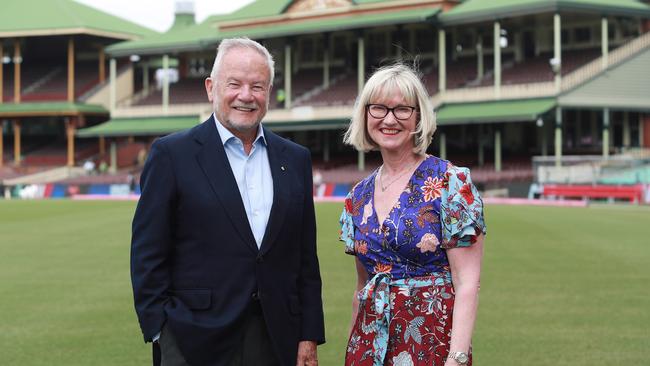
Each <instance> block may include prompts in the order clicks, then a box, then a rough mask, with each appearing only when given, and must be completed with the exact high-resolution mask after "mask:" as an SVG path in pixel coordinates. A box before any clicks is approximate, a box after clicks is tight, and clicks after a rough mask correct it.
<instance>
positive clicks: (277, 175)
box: [260, 128, 291, 254]
mask: <svg viewBox="0 0 650 366" xmlns="http://www.w3.org/2000/svg"><path fill="white" fill-rule="evenodd" d="M264 136H266V141H267V152H268V155H269V165H270V166H271V175H272V176H273V206H272V207H271V214H270V216H269V221H268V223H267V224H266V231H265V233H264V239H263V240H262V245H261V247H260V252H261V254H264V253H266V252H268V250H269V248H270V247H271V244H273V242H274V241H275V238H276V237H277V235H278V233H279V232H280V228H281V227H282V224H283V223H284V219H285V216H286V213H287V207H288V204H289V192H288V187H291V182H290V180H289V176H290V172H289V171H288V164H287V162H288V157H287V155H286V153H285V150H284V149H285V145H284V144H283V143H282V140H281V139H280V138H279V137H277V136H276V135H274V134H273V133H271V132H270V131H269V130H268V129H266V128H265V129H264Z"/></svg>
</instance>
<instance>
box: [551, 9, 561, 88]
mask: <svg viewBox="0 0 650 366" xmlns="http://www.w3.org/2000/svg"><path fill="white" fill-rule="evenodd" d="M560 20H561V18H560V14H555V15H554V16H553V50H554V51H553V58H554V59H555V60H556V61H557V62H558V71H557V72H556V73H555V89H556V90H558V91H559V90H560V88H561V86H562V28H561V22H560Z"/></svg>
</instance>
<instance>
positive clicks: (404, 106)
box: [366, 103, 418, 121]
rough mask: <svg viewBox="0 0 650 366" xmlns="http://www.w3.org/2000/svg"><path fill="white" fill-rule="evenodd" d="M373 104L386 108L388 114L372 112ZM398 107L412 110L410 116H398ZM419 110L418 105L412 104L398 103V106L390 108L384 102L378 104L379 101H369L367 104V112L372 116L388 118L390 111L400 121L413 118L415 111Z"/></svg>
mask: <svg viewBox="0 0 650 366" xmlns="http://www.w3.org/2000/svg"><path fill="white" fill-rule="evenodd" d="M372 106H380V107H383V108H386V114H384V115H383V116H381V117H379V116H376V115H374V114H372V112H370V107H372ZM397 108H408V109H410V110H411V113H410V114H409V116H408V117H406V118H399V117H397V115H396V114H395V109H397ZM417 110H418V109H417V108H416V107H412V106H410V105H398V106H397V107H393V108H388V106H386V105H383V104H378V103H368V104H366V113H368V114H370V116H372V117H373V118H377V119H382V118H386V116H387V115H388V113H389V112H390V113H392V114H393V117H395V119H396V120H398V121H406V120H407V119H409V118H411V117H412V116H413V112H415V111H417Z"/></svg>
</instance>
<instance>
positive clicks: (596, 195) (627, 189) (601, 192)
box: [542, 184, 643, 203]
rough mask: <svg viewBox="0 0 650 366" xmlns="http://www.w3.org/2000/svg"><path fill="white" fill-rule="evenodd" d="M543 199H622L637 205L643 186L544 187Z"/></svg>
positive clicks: (553, 185)
mask: <svg viewBox="0 0 650 366" xmlns="http://www.w3.org/2000/svg"><path fill="white" fill-rule="evenodd" d="M542 196H544V197H547V198H548V197H559V198H574V199H575V198H577V199H622V200H627V201H630V202H635V203H639V202H642V200H643V185H641V184H636V185H630V186H612V185H562V184H548V185H544V188H543V190H542Z"/></svg>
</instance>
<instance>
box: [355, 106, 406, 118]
mask: <svg viewBox="0 0 650 366" xmlns="http://www.w3.org/2000/svg"><path fill="white" fill-rule="evenodd" d="M416 109H417V108H415V107H411V106H407V105H399V106H397V107H393V108H388V107H387V106H385V105H383V104H366V110H367V111H368V113H370V115H371V116H373V117H374V118H385V117H386V116H387V115H388V112H393V116H395V119H398V120H405V119H409V118H411V116H412V115H413V111H415V110H416Z"/></svg>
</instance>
